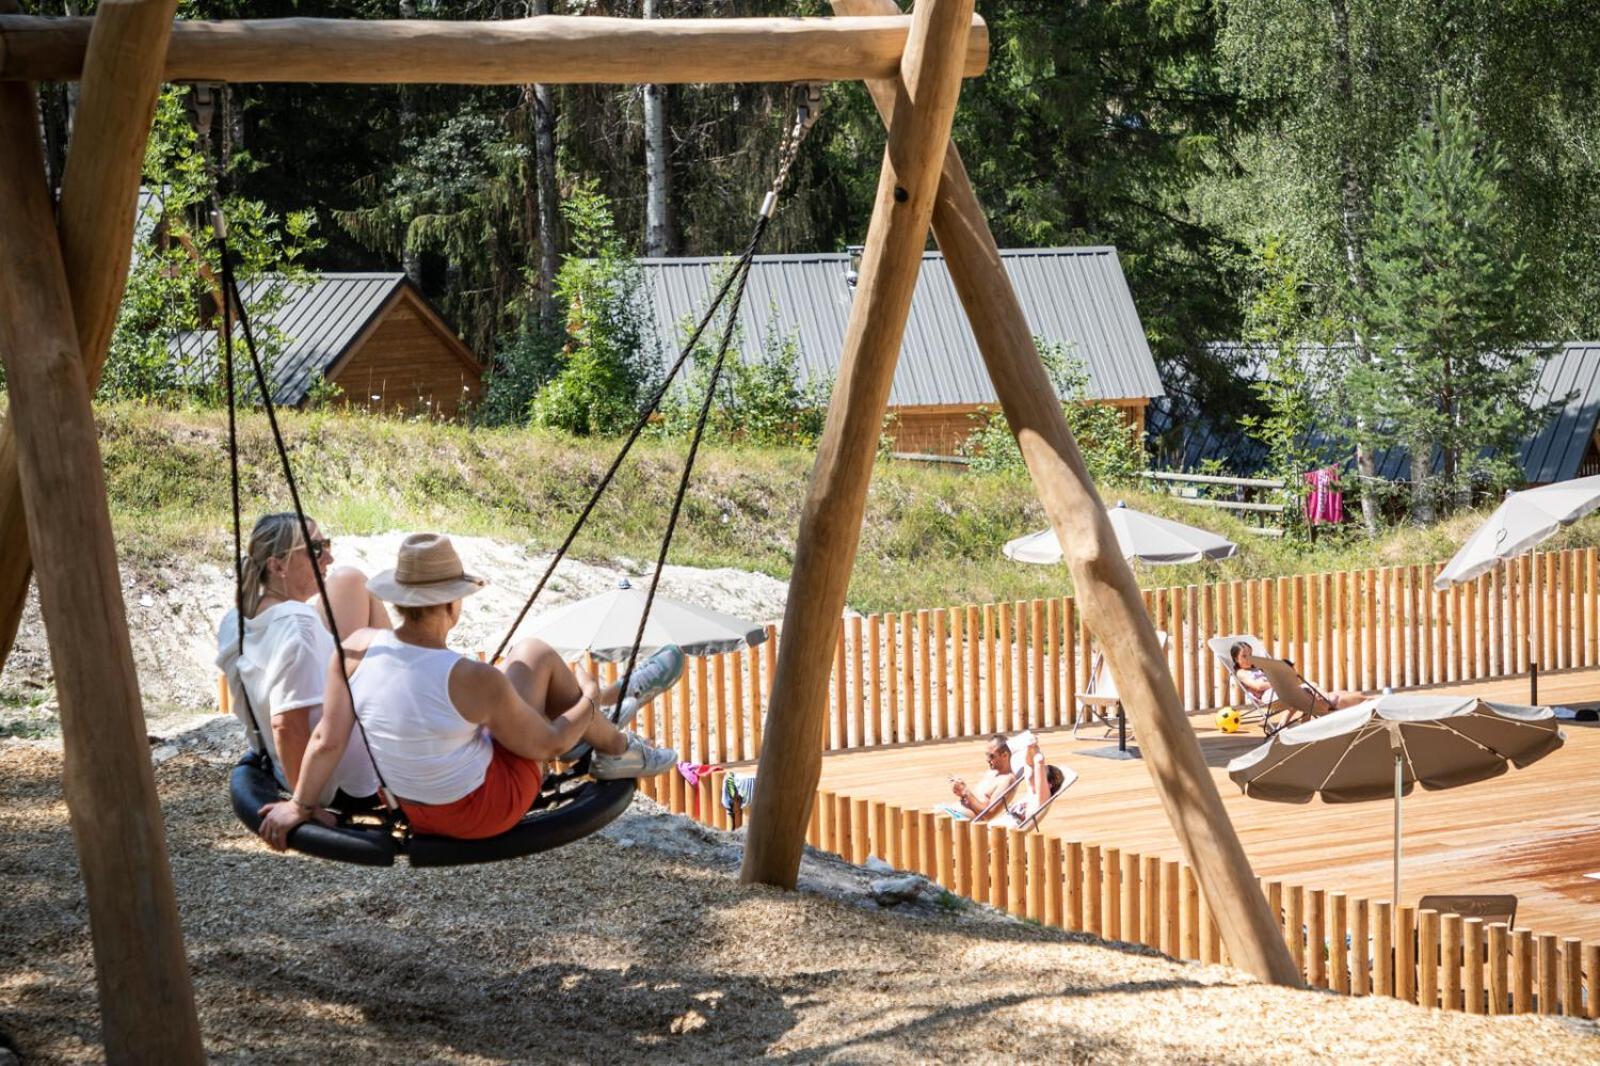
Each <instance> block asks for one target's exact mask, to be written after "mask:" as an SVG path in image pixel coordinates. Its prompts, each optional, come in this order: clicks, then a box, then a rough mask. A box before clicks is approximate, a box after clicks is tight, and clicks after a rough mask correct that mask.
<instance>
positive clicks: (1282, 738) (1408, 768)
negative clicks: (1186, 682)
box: [1228, 695, 1565, 905]
mask: <svg viewBox="0 0 1600 1066" xmlns="http://www.w3.org/2000/svg"><path fill="white" fill-rule="evenodd" d="M1564 742H1565V737H1564V736H1563V735H1562V733H1561V730H1560V729H1558V728H1557V727H1556V718H1555V714H1554V713H1553V712H1552V711H1551V710H1550V708H1548V707H1521V706H1515V705H1512V704H1501V703H1489V702H1487V701H1485V700H1480V699H1477V698H1475V697H1471V696H1468V697H1460V696H1428V695H1384V696H1379V697H1377V698H1376V699H1371V700H1367V701H1366V702H1365V703H1361V704H1358V705H1356V706H1354V707H1350V708H1347V709H1345V710H1342V711H1334V712H1333V713H1331V714H1326V715H1323V716H1322V717H1321V718H1314V719H1312V720H1311V721H1309V722H1304V723H1302V724H1300V725H1297V726H1291V727H1290V728H1288V729H1285V730H1282V731H1281V732H1279V733H1276V734H1274V735H1273V737H1272V739H1271V740H1269V741H1267V742H1266V743H1265V744H1262V745H1261V746H1260V747H1258V748H1255V749H1253V750H1251V751H1248V752H1246V753H1245V754H1243V755H1241V756H1239V757H1238V758H1237V759H1234V760H1233V761H1232V762H1230V763H1228V776H1229V777H1231V778H1232V779H1233V780H1234V782H1235V783H1236V784H1237V785H1238V786H1239V787H1240V789H1242V790H1243V791H1244V793H1245V795H1247V796H1255V797H1257V798H1260V799H1267V800H1276V801H1278V802H1282V803H1308V802H1310V800H1311V798H1312V797H1313V796H1321V797H1322V799H1323V801H1324V802H1327V803H1357V802H1360V801H1362V800H1372V799H1384V798H1386V797H1388V796H1391V795H1392V796H1393V797H1394V902H1395V904H1396V905H1398V904H1399V903H1400V899H1401V897H1400V797H1401V796H1402V795H1404V794H1406V793H1408V792H1410V791H1411V789H1412V788H1413V787H1415V786H1416V785H1417V784H1419V783H1420V784H1421V785H1422V787H1423V788H1425V789H1430V790H1431V789H1443V788H1455V787H1456V786H1457V785H1467V784H1471V783H1473V782H1474V781H1485V780H1487V779H1489V778H1491V777H1497V776H1499V775H1500V774H1503V773H1505V772H1506V770H1507V768H1508V765H1515V766H1517V767H1518V768H1521V767H1524V766H1527V765H1528V764H1530V763H1532V762H1535V761H1537V760H1539V759H1542V758H1544V757H1545V756H1546V755H1548V754H1550V753H1551V752H1552V751H1555V750H1556V749H1557V748H1559V747H1561V745H1562V744H1563V743H1564Z"/></svg>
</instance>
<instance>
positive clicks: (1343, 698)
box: [1228, 640, 1366, 717]
mask: <svg viewBox="0 0 1600 1066" xmlns="http://www.w3.org/2000/svg"><path fill="white" fill-rule="evenodd" d="M1228 658H1230V659H1231V660H1233V676H1234V679H1235V680H1236V681H1238V682H1239V687H1240V688H1242V689H1244V690H1245V691H1246V692H1248V693H1249V694H1250V698H1251V699H1252V700H1253V701H1255V702H1256V703H1257V704H1259V705H1260V706H1262V707H1271V706H1272V705H1273V704H1274V703H1276V702H1278V693H1277V692H1276V691H1275V690H1274V689H1273V687H1272V680H1271V679H1270V678H1268V677H1267V674H1266V671H1264V670H1262V669H1261V668H1260V667H1259V666H1257V665H1256V662H1255V657H1254V649H1252V648H1251V647H1250V642H1249V641H1244V640H1241V641H1238V642H1237V643H1235V644H1233V645H1231V646H1230V647H1229V648H1228ZM1300 687H1301V689H1302V690H1303V691H1304V692H1305V694H1306V696H1307V697H1308V698H1309V699H1310V701H1311V707H1310V712H1309V713H1310V714H1311V715H1312V716H1313V717H1315V716H1317V715H1323V714H1327V713H1328V712H1329V711H1342V710H1344V709H1345V708H1346V707H1354V706H1355V705H1356V704H1358V703H1360V702H1361V701H1362V700H1363V699H1365V698H1366V697H1365V696H1362V695H1361V694H1360V693H1359V692H1335V691H1331V690H1330V691H1323V690H1321V689H1319V688H1317V686H1315V685H1312V684H1309V683H1307V682H1304V681H1302V682H1301V685H1300Z"/></svg>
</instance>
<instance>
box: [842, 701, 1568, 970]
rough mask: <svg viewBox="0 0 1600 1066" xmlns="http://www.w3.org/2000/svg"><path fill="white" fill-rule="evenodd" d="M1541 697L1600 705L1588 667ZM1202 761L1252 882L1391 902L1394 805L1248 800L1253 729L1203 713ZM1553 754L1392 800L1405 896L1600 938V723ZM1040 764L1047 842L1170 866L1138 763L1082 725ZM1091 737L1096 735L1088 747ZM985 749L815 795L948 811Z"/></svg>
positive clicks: (910, 761)
mask: <svg viewBox="0 0 1600 1066" xmlns="http://www.w3.org/2000/svg"><path fill="white" fill-rule="evenodd" d="M1436 691H1470V692H1472V693H1474V694H1476V695H1480V696H1483V697H1485V698H1488V699H1499V700H1503V701H1506V702H1526V701H1527V680H1526V678H1523V679H1520V680H1518V679H1512V680H1506V681H1490V682H1478V683H1475V684H1472V685H1470V686H1454V687H1451V688H1445V689H1439V690H1436ZM1539 696H1540V702H1542V703H1549V704H1556V705H1563V704H1567V705H1570V704H1575V703H1585V702H1593V701H1595V700H1597V699H1600V670H1584V671H1573V672H1568V673H1563V674H1547V675H1544V676H1542V677H1541V678H1540V681H1539ZM1192 721H1193V722H1194V723H1195V727H1196V732H1197V733H1198V735H1199V737H1200V743H1201V746H1202V748H1203V749H1204V750H1205V753H1206V761H1207V762H1208V763H1209V764H1210V765H1211V767H1212V775H1213V777H1215V779H1216V782H1217V787H1218V789H1219V790H1220V791H1221V793H1222V797H1223V801H1224V803H1225V804H1226V805H1227V808H1228V813H1229V815H1230V816H1231V817H1232V818H1233V823H1234V825H1235V826H1236V827H1237V828H1238V831H1239V834H1240V837H1241V839H1242V840H1243V841H1244V846H1245V850H1246V851H1247V852H1248V853H1249V855H1250V859H1251V861H1252V862H1253V863H1254V865H1255V871H1256V873H1257V874H1258V875H1260V876H1263V877H1274V878H1281V879H1284V880H1288V881H1292V882H1297V883H1301V884H1304V885H1305V886H1307V887H1308V888H1323V889H1328V890H1330V891H1343V892H1347V893H1349V894H1350V895H1351V896H1352V897H1362V898H1368V899H1387V898H1388V897H1389V895H1390V891H1391V873H1392V867H1391V863H1392V848H1393V831H1394V805H1393V803H1392V802H1381V803H1361V804H1343V805H1335V804H1325V803H1322V802H1320V801H1317V802H1314V803H1310V804H1306V805H1299V806H1297V805H1290V804H1279V803H1268V802H1265V801H1262V800H1255V799H1247V798H1246V797H1245V796H1244V795H1242V794H1241V793H1240V791H1239V789H1238V787H1237V786H1235V785H1234V784H1233V783H1232V782H1231V781H1230V780H1228V776H1227V773H1226V770H1225V769H1224V767H1225V766H1226V765H1227V762H1228V760H1229V759H1231V758H1233V757H1234V756H1236V755H1238V754H1239V753H1240V752H1243V751H1247V750H1249V749H1250V748H1251V747H1253V746H1255V745H1256V744H1259V743H1261V739H1262V738H1261V734H1260V731H1259V729H1256V728H1252V729H1250V730H1249V732H1248V733H1247V734H1242V735H1241V734H1235V735H1231V736H1230V735H1225V734H1221V733H1218V732H1217V731H1216V730H1215V729H1214V728H1213V727H1212V725H1211V720H1210V718H1209V717H1201V718H1195V719H1192ZM1562 727H1563V729H1564V730H1565V732H1566V737H1567V742H1566V745H1565V747H1563V748H1562V749H1561V750H1559V751H1557V752H1555V753H1554V754H1552V755H1549V756H1547V757H1546V758H1545V759H1543V760H1542V761H1540V762H1538V763H1535V764H1534V765H1533V766H1531V767H1529V768H1528V769H1526V770H1511V771H1510V772H1509V773H1507V774H1504V775H1502V776H1501V777H1498V778H1495V779H1493V780H1490V781H1485V782H1481V783H1479V784H1476V785H1469V786H1466V787H1463V788H1458V789H1452V790H1448V791H1444V792H1425V791H1423V790H1421V789H1417V790H1414V791H1413V792H1412V794H1411V795H1410V796H1408V797H1406V800H1405V805H1404V819H1405V831H1404V848H1405V850H1404V865H1403V867H1402V875H1403V891H1404V894H1405V896H1406V897H1407V898H1408V899H1410V900H1412V901H1413V902H1414V901H1415V900H1416V899H1417V898H1419V897H1420V896H1423V895H1425V894H1428V893H1468V892H1473V893H1478V892H1509V893H1513V894H1515V895H1516V896H1517V899H1518V909H1517V924H1518V925H1519V926H1522V927H1524V928H1530V929H1533V930H1535V931H1537V932H1541V933H1555V934H1558V935H1560V936H1568V937H1582V938H1583V939H1584V940H1586V941H1589V942H1593V941H1595V940H1597V939H1600V879H1596V878H1594V877H1586V876H1585V874H1591V873H1592V874H1597V875H1600V727H1597V726H1595V725H1590V724H1583V723H1577V722H1564V723H1562ZM1044 736H1045V740H1044V748H1045V754H1046V756H1047V757H1048V758H1049V759H1050V760H1051V761H1052V762H1056V763H1060V764H1062V765H1065V766H1071V767H1072V768H1073V769H1075V770H1077V771H1078V774H1079V778H1078V782H1077V784H1075V785H1074V786H1073V787H1072V790H1071V791H1070V792H1068V793H1067V794H1066V795H1064V796H1063V797H1062V798H1061V800H1060V802H1058V803H1057V804H1056V805H1055V806H1054V807H1053V808H1052V810H1051V813H1050V815H1049V817H1048V818H1047V819H1046V820H1045V822H1044V823H1043V831H1044V832H1045V833H1046V834H1047V835H1050V836H1059V837H1062V838H1063V839H1069V840H1080V841H1083V842H1085V843H1095V844H1103V845H1109V846H1114V847H1119V848H1123V849H1127V850H1133V851H1136V852H1139V853H1140V854H1144V855H1160V856H1162V857H1163V858H1171V859H1177V858H1181V857H1182V856H1181V853H1180V852H1179V849H1178V845H1177V842H1176V840H1175V839H1174V837H1173V835H1172V830H1171V828H1170V827H1169V826H1168V823H1167V818H1166V814H1165V813H1164V812H1163V811H1162V808H1161V805H1160V802H1159V801H1158V800H1157V798H1156V796H1155V792H1154V789H1153V787H1152V785H1151V783H1150V778H1149V775H1148V773H1147V772H1146V770H1145V767H1144V764H1143V763H1141V762H1138V761H1135V760H1129V761H1117V760H1111V759H1103V758H1097V757H1094V756H1090V755H1085V754H1083V753H1084V752H1086V751H1088V750H1090V749H1093V748H1104V747H1106V746H1107V744H1108V743H1110V744H1112V745H1114V744H1115V740H1112V741H1109V742H1108V741H1106V740H1104V739H1101V737H1100V731H1099V730H1098V729H1095V730H1092V731H1091V730H1085V731H1084V736H1085V738H1086V739H1084V740H1080V741H1074V740H1072V736H1071V733H1070V732H1066V731H1052V732H1050V733H1046V734H1045V735H1044ZM1090 736H1092V737H1093V738H1094V739H1092V740H1090V739H1087V738H1089V737H1090ZM983 747H984V742H983V741H982V740H959V741H944V742H936V743H929V744H920V745H914V746H904V747H897V748H889V749H882V750H874V751H861V752H846V753H838V754H830V755H827V756H826V757H825V758H824V759H823V764H822V781H821V787H822V788H824V789H830V790H833V791H835V792H839V793H843V794H846V795H849V796H852V797H863V798H872V799H878V800H881V801H884V802H887V803H894V804H899V805H901V806H902V807H905V808H906V809H913V808H920V809H931V808H932V807H933V806H934V805H936V804H939V803H944V802H948V801H949V798H950V796H949V790H948V786H947V779H948V778H949V776H950V775H952V774H956V775H961V776H965V777H967V778H968V779H969V780H971V779H974V778H976V777H977V776H979V775H980V774H981V773H982V771H983Z"/></svg>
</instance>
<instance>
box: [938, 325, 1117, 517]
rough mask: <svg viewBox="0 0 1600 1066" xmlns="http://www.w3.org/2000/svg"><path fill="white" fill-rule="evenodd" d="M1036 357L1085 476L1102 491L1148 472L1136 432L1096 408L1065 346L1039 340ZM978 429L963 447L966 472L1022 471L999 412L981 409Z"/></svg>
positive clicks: (1081, 368)
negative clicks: (1052, 387)
mask: <svg viewBox="0 0 1600 1066" xmlns="http://www.w3.org/2000/svg"><path fill="white" fill-rule="evenodd" d="M1038 345H1039V355H1040V357H1041V358H1042V359H1043V360H1044V364H1045V369H1046V370H1048V371H1049V373H1050V380H1051V382H1052V383H1053V384H1054V385H1055V387H1056V394H1057V395H1058V396H1060V397H1061V398H1062V408H1061V409H1062V413H1063V414H1065V416H1066V419H1067V428H1069V429H1070V430H1072V435H1073V437H1074V438H1075V439H1076V440H1077V442H1078V447H1079V449H1080V450H1081V451H1082V452H1083V461H1084V463H1085V465H1087V466H1088V468H1089V475H1090V476H1091V477H1093V478H1094V480H1095V483H1096V484H1098V485H1101V486H1108V485H1131V484H1135V483H1137V482H1138V480H1139V475H1140V474H1141V473H1142V472H1143V471H1144V470H1145V468H1146V461H1145V454H1144V441H1143V440H1142V439H1141V435H1140V433H1139V427H1138V426H1135V425H1133V424H1131V423H1130V422H1128V420H1127V419H1125V418H1124V417H1123V415H1122V412H1121V411H1119V410H1118V409H1117V408H1115V407H1112V406H1110V405H1108V404H1102V403H1095V402H1093V401H1092V400H1091V399H1090V396H1089V372H1088V369H1087V367H1086V366H1085V365H1084V362H1083V360H1081V359H1076V358H1073V357H1071V356H1069V355H1068V353H1067V351H1066V349H1065V347H1064V346H1062V345H1060V344H1053V343H1050V342H1048V341H1045V340H1043V339H1039V340H1038ZM974 419H975V421H976V422H977V427H976V428H975V429H974V430H973V432H972V435H971V436H969V437H968V438H967V439H966V442H965V443H964V444H962V446H961V449H960V452H961V454H962V455H964V456H966V457H967V460H968V468H969V469H970V470H973V471H975V472H977V473H994V472H998V471H1005V470H1024V469H1026V467H1025V465H1024V463H1023V461H1022V450H1021V448H1019V447H1018V446H1017V439H1016V437H1014V436H1012V434H1011V427H1010V426H1009V425H1007V423H1006V420H1005V416H1004V415H1003V414H1001V413H1000V412H999V411H991V410H988V409H987V408H985V409H981V410H980V411H979V413H978V414H977V415H975V416H974Z"/></svg>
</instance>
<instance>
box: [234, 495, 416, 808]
mask: <svg viewBox="0 0 1600 1066" xmlns="http://www.w3.org/2000/svg"><path fill="white" fill-rule="evenodd" d="M306 524H307V526H308V527H309V529H310V531H311V542H310V551H307V550H306V549H307V544H306V541H305V539H304V537H303V536H302V533H301V528H300V522H299V519H298V518H297V517H296V516H295V515H294V514H293V513H280V514H267V515H262V516H261V518H260V519H258V520H257V521H256V524H255V528H254V529H253V530H251V532H250V546H249V548H248V549H247V551H246V554H245V557H244V559H243V560H242V561H241V566H242V571H241V577H240V593H241V599H242V601H243V604H244V615H245V624H244V633H245V635H244V647H243V650H242V651H241V649H240V646H239V620H238V614H237V612H236V611H229V612H228V613H227V615H225V616H224V617H223V619H222V624H221V626H220V627H219V628H218V630H217V648H218V651H217V660H216V661H217V666H218V667H220V668H221V670H222V672H223V674H224V675H225V676H226V677H227V679H228V687H229V690H230V692H231V695H232V697H233V711H234V714H236V715H238V716H239V718H240V720H241V721H243V722H244V723H245V733H246V736H247V737H249V738H250V744H251V747H252V748H254V747H255V746H256V741H255V738H256V736H257V735H258V733H259V736H260V738H261V742H262V745H264V746H265V748H266V752H265V754H266V755H267V756H268V757H269V758H270V759H271V760H272V772H273V773H274V774H275V775H276V776H277V778H278V783H279V784H281V785H282V786H283V787H284V788H285V789H289V790H291V791H292V790H293V789H294V787H295V784H296V782H297V781H298V780H299V777H300V765H301V762H302V761H303V760H304V758H305V752H306V744H307V742H308V741H309V740H310V739H311V731H312V730H313V729H315V728H316V725H317V722H318V720H319V719H320V718H321V717H322V694H323V688H324V686H325V685H326V684H327V672H328V662H329V660H330V659H332V658H333V652H334V643H333V634H332V633H331V632H330V631H329V629H328V617H327V611H326V609H325V607H324V602H323V599H322V595H321V593H319V592H318V590H317V575H318V574H319V573H320V574H321V575H322V583H323V586H324V587H325V588H326V589H327V590H328V600H327V603H328V605H331V606H332V608H333V617H334V622H335V624H336V625H337V626H338V627H339V632H340V633H341V634H343V635H348V634H350V633H354V632H355V631H356V630H358V629H370V628H378V629H389V628H391V627H392V623H391V622H390V620H389V613H388V611H386V610H385V609H384V607H383V603H382V602H381V601H380V600H379V599H378V598H377V597H376V596H373V595H372V593H370V592H369V591H367V578H366V575H365V574H363V573H362V572H361V571H360V570H357V569H356V568H354V567H350V566H337V567H336V566H334V565H333V546H332V543H331V542H330V541H329V540H328V539H327V538H326V537H324V536H323V535H322V533H321V531H320V530H319V529H318V527H317V524H316V522H313V521H311V520H309V519H308V520H307V523H306ZM313 559H315V564H314V565H315V566H316V570H315V571H313V569H312V566H313V562H312V560H313ZM250 715H253V716H254V720H255V729H251V728H250V725H251V722H250V718H249V717H247V716H250ZM377 790H378V781H377V776H376V775H375V774H374V773H373V770H372V762H371V760H370V759H369V758H368V757H367V754H366V752H365V750H364V749H362V748H361V746H360V745H353V746H352V747H351V749H350V750H349V751H348V752H346V753H345V758H344V759H343V760H341V762H340V764H339V767H338V769H337V770H336V772H335V773H334V774H333V776H332V777H331V779H330V780H329V782H328V784H327V786H326V787H325V788H324V790H323V792H324V794H323V795H322V796H321V797H320V798H321V800H322V802H323V803H325V804H333V805H334V806H336V807H337V806H339V805H340V802H341V801H342V802H344V803H352V802H354V803H359V802H360V801H362V800H366V799H367V798H368V797H371V796H373V795H374V794H375V793H376V792H377ZM340 793H343V796H342V797H341V796H340V795H339V794H340Z"/></svg>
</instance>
